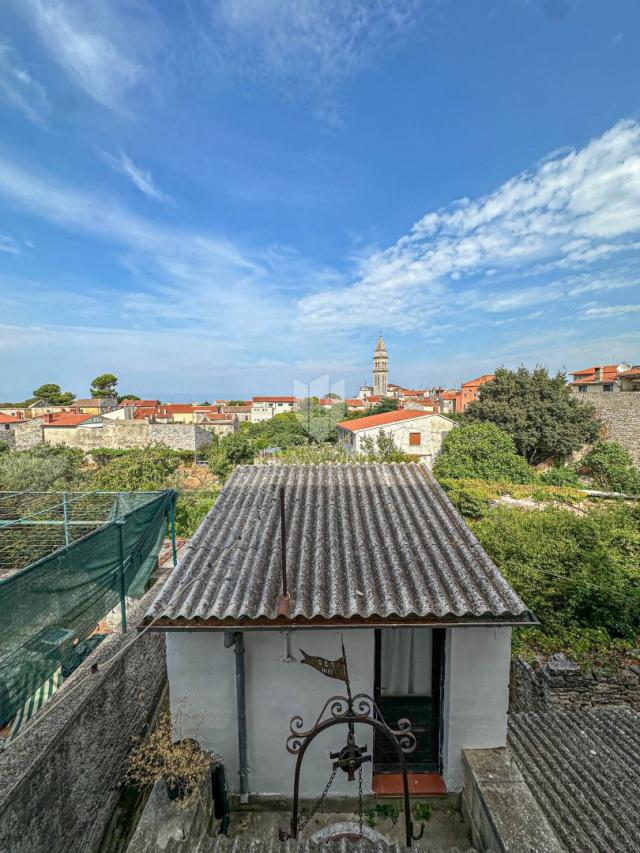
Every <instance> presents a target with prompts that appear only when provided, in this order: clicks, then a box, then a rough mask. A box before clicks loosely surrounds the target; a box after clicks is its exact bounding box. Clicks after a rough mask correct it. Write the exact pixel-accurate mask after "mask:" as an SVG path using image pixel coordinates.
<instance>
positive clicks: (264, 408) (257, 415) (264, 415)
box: [251, 397, 298, 424]
mask: <svg viewBox="0 0 640 853" xmlns="http://www.w3.org/2000/svg"><path fill="white" fill-rule="evenodd" d="M297 403H298V400H297V398H296V397H253V398H252V400H251V423H252V424H257V423H260V422H261V421H268V420H271V418H273V417H274V416H275V415H282V414H285V413H286V412H295V411H296V408H297Z"/></svg>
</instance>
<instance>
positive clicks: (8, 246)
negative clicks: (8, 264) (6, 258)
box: [0, 231, 20, 255]
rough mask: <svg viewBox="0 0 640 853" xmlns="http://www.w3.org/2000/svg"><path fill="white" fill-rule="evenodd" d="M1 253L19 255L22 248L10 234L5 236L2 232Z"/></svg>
mask: <svg viewBox="0 0 640 853" xmlns="http://www.w3.org/2000/svg"><path fill="white" fill-rule="evenodd" d="M0 252H6V253H7V254H9V255H19V254H20V247H19V246H18V244H17V243H16V241H15V240H14V239H13V237H11V236H10V235H9V234H3V233H2V231H0Z"/></svg>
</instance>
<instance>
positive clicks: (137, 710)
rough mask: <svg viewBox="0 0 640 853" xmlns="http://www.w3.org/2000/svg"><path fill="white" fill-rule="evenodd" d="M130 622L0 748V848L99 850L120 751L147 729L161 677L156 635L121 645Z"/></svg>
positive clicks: (121, 761) (119, 771)
mask: <svg viewBox="0 0 640 853" xmlns="http://www.w3.org/2000/svg"><path fill="white" fill-rule="evenodd" d="M155 595H157V589H155V588H154V589H152V590H150V591H149V593H147V595H146V596H145V597H144V598H143V599H142V601H141V602H139V605H138V607H137V608H135V609H132V611H131V612H130V614H129V618H130V624H132V625H135V624H136V623H137V621H138V620H139V619H140V618H141V617H142V615H143V613H144V612H145V611H146V609H147V608H148V606H149V604H150V603H151V600H152V599H153V598H154V597H155ZM133 630H135V629H132V630H130V631H129V632H128V633H127V634H120V633H118V634H111V635H110V636H109V637H107V638H106V639H105V640H104V641H103V642H102V643H101V644H100V646H98V648H97V649H96V650H95V652H94V653H93V654H92V655H90V656H89V657H88V658H87V659H86V660H85V661H83V663H82V664H81V665H80V667H79V668H78V669H77V670H76V671H75V673H74V674H73V675H72V676H71V677H70V678H69V679H68V681H66V682H65V684H64V685H63V686H62V688H61V690H60V693H59V694H58V695H59V696H60V698H61V699H62V697H63V696H64V694H65V691H67V692H68V698H67V699H66V700H65V701H60V702H59V703H58V704H57V705H56V706H55V707H54V708H53V710H49V711H47V706H45V708H44V709H43V710H42V711H41V712H40V713H39V714H38V715H37V716H36V717H35V719H34V721H33V723H32V725H31V727H30V728H29V729H28V730H27V733H26V734H25V735H24V736H23V737H20V738H18V739H17V740H16V741H15V742H14V743H10V744H9V745H8V746H7V747H6V748H5V750H4V751H3V752H0V851H3V853H4V851H7V853H9V851H10V853H34V851H45V850H47V851H52V853H54V851H55V853H58V851H59V853H62V851H64V853H97V851H98V850H99V848H100V844H101V841H102V837H103V834H104V832H105V829H106V827H107V826H108V825H109V821H110V818H111V814H112V812H113V809H114V807H115V805H116V803H117V801H118V799H119V796H120V782H121V780H122V777H123V774H124V770H125V761H126V757H127V755H128V753H129V751H130V749H131V747H132V746H133V745H134V743H135V742H136V740H137V739H138V738H139V737H141V736H143V735H144V734H145V732H146V731H147V730H148V727H149V724H150V722H151V720H152V719H153V716H154V713H155V709H156V707H157V705H158V703H159V701H160V699H161V697H162V695H163V691H164V689H165V685H166V680H167V671H166V657H165V641H164V635H163V634H159V633H148V634H146V635H144V636H143V637H142V638H140V639H139V640H138V641H137V642H135V643H133V644H132V645H128V644H129V643H130V642H131V640H132V638H133V634H132V631H133ZM117 652H121V656H120V657H118V658H117V659H114V655H115V654H116V653H117ZM93 665H97V671H96V672H95V673H91V668H92V666H93ZM80 682H82V683H80ZM50 707H51V706H50Z"/></svg>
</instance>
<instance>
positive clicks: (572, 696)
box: [509, 654, 640, 713]
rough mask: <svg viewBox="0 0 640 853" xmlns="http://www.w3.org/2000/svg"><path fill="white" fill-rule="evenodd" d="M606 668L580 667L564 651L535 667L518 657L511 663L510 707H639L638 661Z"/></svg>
mask: <svg viewBox="0 0 640 853" xmlns="http://www.w3.org/2000/svg"><path fill="white" fill-rule="evenodd" d="M638 664H639V665H631V666H629V667H626V668H624V669H618V670H616V671H609V670H606V669H600V668H593V669H589V670H581V669H580V667H579V666H578V665H577V664H576V663H574V662H573V661H571V660H569V659H568V658H567V657H565V655H563V654H557V655H552V656H551V657H550V658H549V660H548V661H547V663H546V664H544V666H541V667H538V668H537V669H534V668H533V667H532V666H531V665H530V664H528V663H527V662H526V661H524V660H522V659H521V658H516V659H515V660H514V661H513V662H512V664H511V682H510V685H509V710H510V711H511V712H514V713H518V712H520V711H536V712H544V711H553V710H558V709H561V708H566V707H573V708H621V707H623V708H632V709H633V710H634V711H640V661H639V662H638Z"/></svg>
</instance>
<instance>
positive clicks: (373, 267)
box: [299, 121, 640, 331]
mask: <svg viewBox="0 0 640 853" xmlns="http://www.w3.org/2000/svg"><path fill="white" fill-rule="evenodd" d="M638 232H640V125H639V124H638V123H637V122H634V121H621V122H619V123H618V124H616V125H615V126H614V127H613V128H611V129H610V130H609V131H607V132H606V133H604V134H603V135H602V136H600V137H599V138H597V139H594V140H593V141H592V142H590V143H589V144H588V145H587V146H585V147H584V148H583V149H581V150H579V151H571V152H569V153H566V154H563V155H562V156H560V157H557V158H555V159H552V160H546V161H544V162H542V163H541V164H539V165H538V166H537V167H536V168H535V169H533V170H531V171H528V172H524V173H522V174H520V175H518V176H517V177H515V178H512V179H511V180H509V181H507V182H506V183H505V184H503V185H502V186H501V187H500V188H499V189H497V190H496V191H495V192H494V193H492V194H490V195H488V196H484V197H482V198H479V199H477V200H475V201H472V200H470V199H466V198H465V199H461V200H459V201H457V202H456V203H454V204H452V205H450V206H449V207H448V208H443V209H441V210H437V211H433V212H431V213H428V214H426V215H425V216H424V217H422V219H420V220H419V221H418V222H417V223H416V224H415V225H414V226H413V228H412V229H411V231H410V232H409V233H408V234H407V235H406V236H404V237H401V238H400V239H399V240H398V241H397V242H396V243H395V244H394V245H393V246H391V247H390V248H388V249H386V250H385V251H380V252H377V253H375V254H373V255H371V256H370V257H369V258H368V260H366V261H364V262H363V263H362V264H361V268H360V270H359V273H360V274H359V276H358V277H357V278H356V279H355V280H354V281H353V282H352V283H351V284H350V285H349V286H348V287H344V288H339V289H330V290H323V291H320V292H318V293H314V294H312V295H310V296H306V297H304V298H302V299H301V300H300V302H299V310H300V316H301V320H302V322H304V323H305V324H306V325H308V326H312V327H316V328H318V327H319V328H322V327H326V326H335V325H336V324H337V325H338V326H339V327H341V328H347V327H349V328H353V325H354V324H357V325H358V326H363V327H367V326H378V325H379V324H380V323H384V326H385V328H392V329H396V330H400V331H405V330H407V329H411V328H422V327H424V325H425V322H427V323H428V322H429V321H430V320H431V318H432V317H433V316H434V315H437V314H438V313H439V312H441V311H442V310H443V308H444V306H445V305H450V304H451V303H455V301H456V294H460V293H463V292H464V288H465V287H466V285H467V282H468V281H470V280H472V279H473V278H475V277H479V276H482V275H484V274H485V273H486V272H487V271H489V270H491V271H492V272H493V271H494V270H497V271H499V272H502V273H503V274H506V273H507V272H508V273H509V274H510V276H511V282H512V284H511V288H510V289H506V290H504V289H503V290H502V291H501V292H500V294H497V297H496V299H494V300H493V302H492V301H491V299H489V300H488V301H487V308H488V309H489V310H502V309H503V308H508V309H510V310H511V309H513V308H517V307H523V306H528V305H533V304H535V303H536V301H537V300H538V297H539V296H540V295H541V294H542V295H544V296H545V298H547V297H552V296H553V293H554V290H553V287H551V286H549V285H543V288H545V287H546V288H547V290H548V292H547V293H545V291H544V289H542V290H540V289H539V288H536V289H527V288H525V289H522V287H520V286H518V285H519V280H522V279H523V278H524V277H525V276H526V275H527V274H528V275H532V274H535V273H536V272H539V270H538V269H537V268H538V267H539V265H540V264H542V263H546V264H550V265H555V264H557V263H558V262H562V261H564V260H566V259H567V258H570V257H571V256H574V264H575V265H576V266H579V265H583V264H585V263H587V264H588V263H593V262H594V261H596V260H600V259H601V258H602V256H603V255H604V254H610V253H611V252H612V251H613V249H615V250H616V251H622V250H626V251H628V252H629V253H634V252H636V253H637V249H638V243H637V242H635V243H634V242H632V241H631V240H630V238H631V237H632V236H633V235H634V234H637V233H638ZM589 253H591V257H589ZM494 275H495V274H494Z"/></svg>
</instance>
